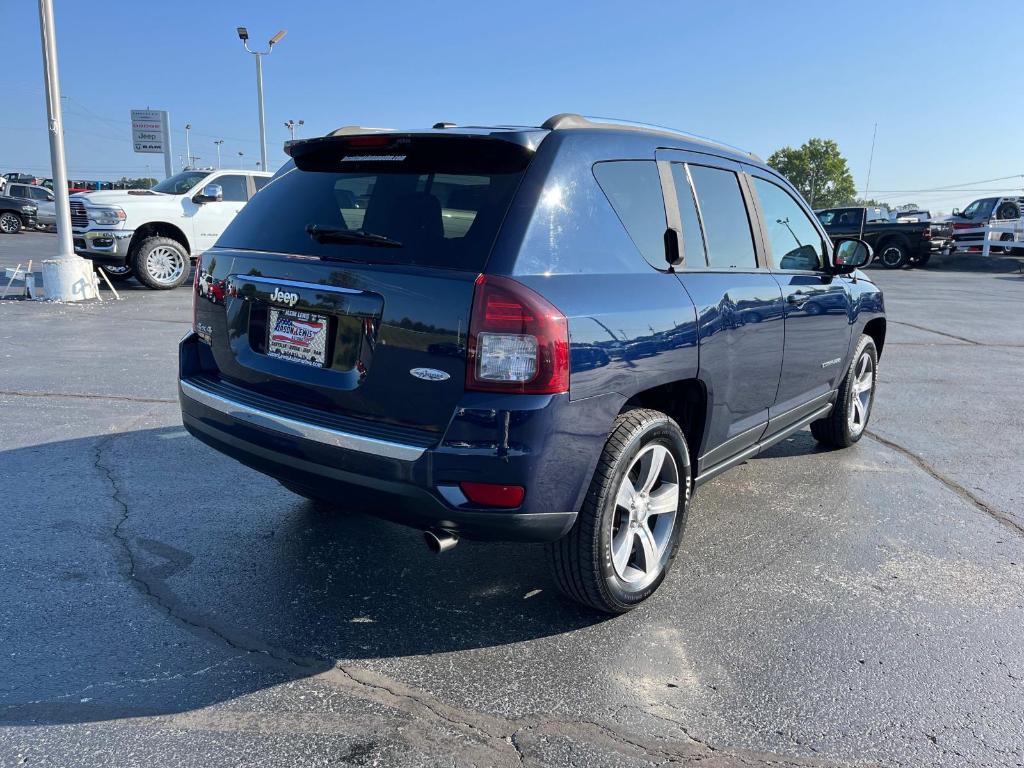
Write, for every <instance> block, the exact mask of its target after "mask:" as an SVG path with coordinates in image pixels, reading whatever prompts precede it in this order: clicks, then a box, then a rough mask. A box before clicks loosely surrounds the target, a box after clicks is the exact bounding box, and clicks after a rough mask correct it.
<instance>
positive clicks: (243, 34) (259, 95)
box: [237, 27, 287, 168]
mask: <svg viewBox="0 0 1024 768" xmlns="http://www.w3.org/2000/svg"><path fill="white" fill-rule="evenodd" d="M237 31H238V39H239V40H241V41H242V45H243V46H244V47H245V50H247V51H248V52H249V53H251V54H252V55H253V56H255V57H256V101H257V105H258V107H259V112H260V162H261V163H262V164H263V167H264V168H266V167H267V125H266V122H265V120H264V116H263V57H264V56H269V55H270V54H271V53H273V52H274V46H275V45H276V44H277V43H279V42H281V38H282V37H284V36H285V35H286V34H287V30H284V29H282V30H281V31H280V32H278V33H277V34H276V35H274V36H273V37H272V38H270V41H269V42H268V43H267V50H265V51H254V50H252V49H251V48H250V47H249V30H247V29H246V28H245V27H238V30H237Z"/></svg>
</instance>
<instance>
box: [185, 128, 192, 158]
mask: <svg viewBox="0 0 1024 768" xmlns="http://www.w3.org/2000/svg"><path fill="white" fill-rule="evenodd" d="M191 130H192V123H185V160H186V161H187V162H189V163H191V162H192V147H191V146H189V143H188V135H189V131H191Z"/></svg>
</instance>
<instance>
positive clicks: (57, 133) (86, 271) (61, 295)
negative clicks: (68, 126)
mask: <svg viewBox="0 0 1024 768" xmlns="http://www.w3.org/2000/svg"><path fill="white" fill-rule="evenodd" d="M39 37H40V41H41V42H42V47H43V77H44V79H45V82H46V119H47V124H46V127H47V132H48V133H49V136H50V166H51V169H52V173H53V198H54V204H55V205H54V208H55V209H56V211H55V212H56V214H57V257H56V259H47V260H44V261H43V265H42V266H43V288H44V290H45V292H46V298H48V299H60V300H62V301H80V300H82V299H90V298H96V296H97V295H98V294H97V293H96V287H95V282H94V276H93V272H92V264H91V263H90V262H87V261H86V260H85V259H83V258H80V257H79V256H78V255H77V254H76V253H75V248H74V244H73V243H72V241H71V208H70V205H69V203H68V169H67V163H66V160H65V158H64V115H63V111H62V110H61V104H60V74H59V72H58V70H57V32H56V29H55V27H54V21H53V0H39Z"/></svg>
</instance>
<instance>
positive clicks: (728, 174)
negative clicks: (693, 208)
mask: <svg viewBox="0 0 1024 768" xmlns="http://www.w3.org/2000/svg"><path fill="white" fill-rule="evenodd" d="M689 168H690V176H691V177H692V178H693V185H694V188H695V189H696V191H697V202H698V204H699V205H700V214H701V218H702V219H703V221H704V236H705V238H706V239H707V249H708V266H709V267H712V268H716V269H753V268H754V267H756V266H757V258H756V257H755V255H754V239H753V236H752V235H751V232H750V219H748V218H747V207H746V205H745V204H744V202H743V194H742V193H741V192H740V180H739V178H738V177H737V176H736V174H735V173H733V172H732V171H725V170H722V169H720V168H708V167H707V166H704V165H691V166H689Z"/></svg>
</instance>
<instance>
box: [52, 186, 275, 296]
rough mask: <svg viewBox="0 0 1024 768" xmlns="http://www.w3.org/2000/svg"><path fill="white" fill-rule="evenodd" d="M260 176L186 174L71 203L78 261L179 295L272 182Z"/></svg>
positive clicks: (78, 196)
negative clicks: (195, 262) (194, 268)
mask: <svg viewBox="0 0 1024 768" xmlns="http://www.w3.org/2000/svg"><path fill="white" fill-rule="evenodd" d="M271 175H272V174H270V173H261V172H259V171H233V170H217V171H210V170H206V171H203V170H196V171H182V172H181V173H179V174H177V175H175V176H171V177H170V178H169V179H165V180H164V181H161V182H160V183H159V184H157V185H156V186H155V187H153V188H152V189H131V190H113V191H100V192H82V193H79V194H76V195H72V196H71V230H72V233H73V239H74V245H75V253H77V254H78V255H79V256H84V257H85V258H87V259H91V260H92V261H94V262H95V263H96V264H97V265H98V266H99V267H100V268H101V269H102V270H103V271H104V272H105V273H106V274H107V276H108V277H110V278H111V279H113V280H127V279H128V278H129V277H131V276H132V275H134V276H135V277H136V279H137V280H138V281H139V282H140V283H142V284H143V285H145V286H148V287H149V288H156V289H167V288H176V287H177V286H179V285H181V284H182V283H184V282H185V281H186V280H187V279H188V277H189V271H190V267H191V263H192V259H193V258H194V257H196V256H198V255H199V254H201V253H202V252H203V251H205V250H206V249H208V248H210V247H212V246H213V244H214V243H215V242H217V238H219V237H220V236H221V233H222V232H223V231H224V230H225V229H227V226H228V224H230V223H231V221H232V219H234V218H235V215H236V214H237V213H238V212H239V211H240V210H242V206H244V205H245V204H246V202H248V200H249V198H251V197H252V196H253V195H255V194H256V193H257V192H258V191H259V190H260V189H262V188H263V186H264V185H265V184H266V183H267V182H268V181H270V178H271Z"/></svg>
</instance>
